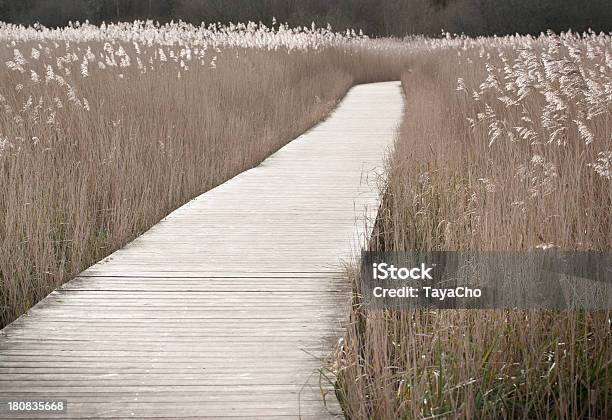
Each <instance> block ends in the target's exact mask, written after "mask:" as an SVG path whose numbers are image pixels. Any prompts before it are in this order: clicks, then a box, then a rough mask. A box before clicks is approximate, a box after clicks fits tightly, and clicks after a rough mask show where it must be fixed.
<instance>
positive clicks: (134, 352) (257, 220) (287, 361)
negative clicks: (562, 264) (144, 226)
mask: <svg viewBox="0 0 612 420" xmlns="http://www.w3.org/2000/svg"><path fill="white" fill-rule="evenodd" d="M402 106H403V100H402V94H401V89H400V87H399V83H398V82H389V83H378V84H371V85H360V86H357V87H355V88H353V89H351V90H350V91H349V93H348V94H347V96H346V98H345V99H344V100H343V101H342V103H341V104H340V105H339V106H338V108H337V109H336V110H335V111H334V112H333V114H332V115H331V116H330V117H329V118H328V119H327V120H326V121H324V122H323V123H321V124H319V125H317V126H316V127H313V128H312V129H311V130H309V131H308V132H307V133H305V134H303V135H302V136H300V137H298V138H297V139H295V140H294V141H292V142H291V143H290V144H288V145H287V146H285V147H283V148H282V149H280V150H279V151H278V152H276V153H275V154H274V155H272V156H270V157H269V158H268V159H266V160H265V161H264V162H262V164H261V165H259V166H257V167H256V168H253V169H251V170H248V171H245V172H243V173H242V174H240V175H238V176H236V177H235V178H233V179H231V180H229V181H228V182H226V183H225V184H223V185H220V186H218V187H216V188H214V189H213V190H211V191H209V192H207V193H205V194H203V195H201V196H199V197H197V198H195V199H194V200H191V201H190V202H188V203H187V204H185V205H184V206H182V207H181V208H179V209H177V210H176V211H174V212H172V213H171V214H170V215H168V216H167V217H166V218H164V220H162V221H160V222H159V223H158V224H157V225H155V226H154V227H152V228H151V229H150V230H149V231H148V232H146V233H145V234H143V235H142V236H140V237H139V238H137V239H136V240H134V241H133V242H131V243H130V244H128V245H127V246H125V247H124V248H123V249H121V250H119V251H117V252H115V253H113V254H112V255H110V256H109V257H107V258H105V259H104V260H103V261H101V262H99V263H98V264H95V265H94V266H92V267H91V268H89V269H88V270H86V271H85V272H83V273H82V274H81V275H80V276H79V277H78V278H76V279H74V280H73V281H71V282H68V283H67V284H65V285H64V286H62V287H61V288H59V289H58V290H56V291H55V292H53V293H51V294H50V295H49V296H48V297H47V298H46V299H45V300H43V301H42V302H40V303H39V304H37V305H36V306H35V307H34V308H32V309H31V310H30V311H29V312H28V313H27V314H26V315H24V316H22V317H21V318H19V319H18V320H17V321H15V322H14V323H13V324H11V325H9V326H8V327H6V328H5V329H4V330H2V331H1V332H0V395H2V397H3V398H29V399H40V398H45V399H49V398H56V399H62V400H68V407H69V408H68V412H67V413H66V415H65V417H68V418H85V417H99V418H129V417H134V418H136V417H138V418H173V419H176V418H181V417H184V418H189V417H193V418H207V417H208V418H249V419H256V418H298V416H301V417H302V418H313V419H314V418H316V419H319V418H329V417H334V416H337V415H339V413H340V410H339V407H338V404H337V401H336V400H335V399H334V398H335V397H334V393H333V384H330V383H326V382H325V381H324V380H323V382H322V383H321V378H320V375H319V374H318V370H319V369H320V368H321V366H322V364H323V360H324V358H325V357H326V356H328V355H329V354H330V352H331V351H332V349H333V346H334V344H335V342H336V341H337V338H338V336H339V334H340V333H341V332H342V320H343V319H344V318H343V317H344V314H345V309H346V308H347V305H348V303H349V301H350V300H349V297H350V296H349V292H350V291H349V288H348V285H347V284H345V283H344V282H343V280H342V272H343V268H342V264H343V262H346V261H349V260H351V259H352V258H353V257H354V256H355V255H356V252H358V251H359V245H360V244H361V243H363V241H364V240H365V238H366V237H367V235H368V234H369V233H370V231H371V227H372V222H373V220H374V219H375V217H376V212H377V209H378V205H379V195H378V188H377V183H378V182H379V178H380V175H381V174H382V168H383V158H384V155H385V153H386V150H387V149H388V148H389V147H391V146H392V143H393V139H394V133H395V128H396V124H398V121H399V120H400V116H401V112H402ZM321 389H323V390H324V391H325V395H326V397H325V400H326V402H327V405H326V404H324V402H323V397H322V394H321ZM28 418H33V417H32V416H31V415H30V416H28Z"/></svg>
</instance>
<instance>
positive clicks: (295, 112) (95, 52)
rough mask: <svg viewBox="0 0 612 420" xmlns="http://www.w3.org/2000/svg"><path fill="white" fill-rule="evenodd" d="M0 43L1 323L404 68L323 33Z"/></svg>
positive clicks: (92, 31) (65, 34)
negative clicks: (363, 84) (365, 86)
mask: <svg viewBox="0 0 612 420" xmlns="http://www.w3.org/2000/svg"><path fill="white" fill-rule="evenodd" d="M0 39H2V40H3V42H4V45H2V46H1V47H0V62H1V63H3V64H2V65H4V63H6V68H5V70H4V71H2V72H0V88H1V90H0V92H1V94H2V96H0V107H1V108H2V109H1V110H0V185H2V186H3V188H2V190H1V191H0V220H2V223H0V326H2V325H5V324H6V323H8V322H10V321H11V320H13V319H14V318H15V317H17V316H19V315H20V314H22V313H23V312H25V311H26V310H27V309H28V308H29V307H31V305H33V304H34V303H36V302H37V301H38V300H40V299H41V298H43V297H44V296H46V295H47V294H48V293H49V292H50V291H52V290H53V289H54V288H55V287H57V286H58V285H60V284H62V283H63V282H65V281H67V280H69V279H70V278H72V277H74V276H75V275H76V274H78V273H79V272H80V271H82V270H83V269H85V268H86V267H88V266H89V265H91V264H93V263H94V262H96V261H97V260H99V259H100V258H102V257H103V256H106V255H108V254H109V253H111V252H112V251H114V250H116V249H118V248H120V247H121V246H122V245H124V244H125V243H127V242H128V241H130V240H131V239H133V238H134V237H136V236H137V235H139V234H140V233H142V232H143V231H145V230H146V229H148V228H149V227H150V226H152V225H153V224H155V223H156V222H157V221H159V220H160V219H161V218H162V217H163V216H165V215H166V214H168V213H169V212H170V211H171V210H172V209H174V208H176V207H178V206H180V205H181V204H183V203H185V202H186V201H187V200H189V199H191V198H193V197H195V196H196V195H198V194H200V193H202V192H205V191H207V190H208V189H210V188H212V187H214V186H216V185H218V184H220V183H222V182H224V181H226V180H227V179H229V178H231V177H232V176H234V175H236V174H237V173H239V172H241V171H244V170H245V169H247V168H250V167H253V166H255V165H257V164H258V163H259V162H260V161H261V160H263V159H264V158H266V157H267V156H268V155H270V154H271V153H272V152H274V151H276V150H277V149H278V148H279V147H281V146H283V145H284V144H285V143H287V142H288V141H289V140H291V139H292V138H294V137H296V136H297V135H298V134H300V133H301V132H303V131H304V130H306V129H307V128H308V127H310V126H312V125H313V124H314V123H315V122H316V121H318V120H320V119H321V118H323V117H324V116H325V115H326V114H327V113H328V111H329V110H330V109H331V108H332V107H333V106H334V105H335V103H336V102H337V101H338V100H339V98H341V97H342V96H343V94H344V93H345V91H346V90H347V89H348V88H349V87H350V85H351V84H352V83H355V82H360V81H374V80H388V79H393V78H396V77H397V75H398V74H399V72H400V68H401V67H402V64H401V63H400V60H399V59H398V58H395V57H391V56H390V54H389V53H388V52H387V51H386V50H385V49H380V50H377V49H376V48H374V49H372V50H365V49H363V48H360V47H359V46H355V47H354V48H353V47H350V44H351V38H350V37H347V36H341V35H337V34H333V33H331V32H329V31H325V30H323V31H306V32H305V31H293V30H290V29H289V28H280V29H277V31H270V29H268V28H257V27H254V26H249V27H243V28H233V29H230V28H220V29H219V28H217V29H215V28H213V29H211V30H204V29H202V28H193V27H190V26H185V25H182V24H181V25H177V26H171V25H169V26H166V27H162V28H155V27H152V26H151V25H141V26H139V27H137V28H136V29H135V30H134V31H133V28H132V26H130V25H127V24H126V25H118V26H110V27H108V28H106V29H100V28H96V27H83V28H67V29H65V30H63V31H62V30H60V31H48V30H46V29H43V30H34V29H32V28H29V29H25V28H14V27H7V26H5V27H3V28H0ZM384 58H386V59H387V65H385V66H381V65H380V63H381V60H382V59H384Z"/></svg>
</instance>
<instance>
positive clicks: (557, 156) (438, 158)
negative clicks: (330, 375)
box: [336, 34, 612, 419]
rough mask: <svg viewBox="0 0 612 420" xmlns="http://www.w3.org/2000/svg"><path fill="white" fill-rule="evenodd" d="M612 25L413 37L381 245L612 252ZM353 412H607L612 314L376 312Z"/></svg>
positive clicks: (343, 366) (350, 367) (346, 392)
mask: <svg viewBox="0 0 612 420" xmlns="http://www.w3.org/2000/svg"><path fill="white" fill-rule="evenodd" d="M611 45H612V43H611V42H610V36H607V35H599V36H596V35H594V34H590V35H589V34H587V35H585V36H583V37H580V36H576V35H572V34H565V35H562V36H555V35H552V34H551V35H548V36H542V37H540V38H538V39H536V38H531V37H517V38H514V39H507V40H504V41H500V40H493V39H491V40H489V42H488V43H487V42H486V40H484V39H483V40H480V41H471V40H468V39H458V40H455V41H454V42H452V41H448V42H447V43H446V46H444V45H442V43H440V42H438V43H432V42H426V41H423V40H420V41H418V40H417V41H415V42H414V53H413V55H412V64H411V65H410V67H409V68H408V69H407V72H405V73H404V74H403V76H402V83H403V86H404V90H405V94H406V111H405V118H404V121H403V124H402V127H401V130H400V133H399V138H398V140H397V142H396V149H395V151H394V153H393V155H392V156H391V157H390V161H389V167H388V184H387V185H386V188H385V199H384V203H383V205H382V207H381V209H380V212H379V218H378V221H377V228H376V235H375V236H374V237H373V238H372V241H371V243H370V245H369V246H370V247H371V248H372V249H376V250H424V251H432V250H534V249H552V248H558V249H563V250H601V251H608V252H609V251H611V250H612V232H611V225H610V223H611V217H612V215H611V210H612V132H611V123H612V95H611V93H612V49H611V47H610V46H611ZM349 276H350V278H351V280H352V281H353V284H354V287H355V292H356V294H355V297H354V307H353V311H352V314H351V323H350V325H349V328H348V332H347V336H346V339H345V341H344V343H343V347H342V348H341V349H340V351H339V353H338V359H337V361H336V363H337V364H336V369H337V373H338V383H339V386H340V387H339V395H340V399H341V400H342V402H343V404H344V405H345V409H346V412H347V414H348V416H349V417H350V418H354V419H362V418H373V419H395V418H542V419H543V418H609V417H610V416H611V415H612V399H611V395H612V373H611V372H612V370H611V369H610V363H611V361H612V353H611V344H612V335H611V329H610V312H609V311H592V312H588V311H556V312H553V311H543V310H524V311H511V310H480V311H479V310H473V311H470V310H405V311H398V310H380V309H378V310H375V309H366V308H364V307H362V306H361V300H360V298H359V295H358V293H359V283H360V282H359V281H358V280H359V279H358V278H357V276H358V273H356V272H351V273H349Z"/></svg>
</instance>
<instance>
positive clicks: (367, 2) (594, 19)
mask: <svg viewBox="0 0 612 420" xmlns="http://www.w3.org/2000/svg"><path fill="white" fill-rule="evenodd" d="M273 16H274V17H276V19H277V20H278V21H279V22H288V23H289V24H291V25H303V26H310V24H311V23H312V22H315V23H316V24H317V25H318V26H325V25H326V24H327V23H329V24H331V25H332V27H333V28H334V29H336V30H341V29H345V28H355V29H363V31H364V32H365V33H367V34H369V35H373V36H389V35H395V36H403V35H407V34H415V33H424V34H430V35H435V34H439V33H440V32H441V30H442V29H444V30H447V31H450V32H454V33H466V34H469V35H491V34H498V35H503V34H513V33H517V32H518V33H521V34H526V33H531V34H538V33H540V32H542V31H545V30H547V29H552V30H554V31H556V32H560V31H565V30H568V29H572V30H574V31H580V32H582V31H584V30H586V29H588V28H591V29H593V30H594V31H596V32H599V31H605V32H609V31H611V30H612V0H0V21H5V22H14V23H21V24H32V23H35V22H40V23H41V24H43V25H45V26H63V25H65V24H67V23H68V22H69V21H73V22H74V21H80V22H83V21H85V20H86V19H88V20H89V21H90V22H91V23H101V22H103V21H105V22H110V21H118V20H121V21H130V20H134V19H145V18H150V19H154V20H158V21H160V22H166V21H170V20H178V19H182V20H184V21H187V22H191V23H195V24H200V23H201V22H207V23H210V22H223V23H227V22H244V21H248V20H252V21H255V22H258V21H261V22H263V23H266V24H268V25H269V24H271V21H272V17H273Z"/></svg>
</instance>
